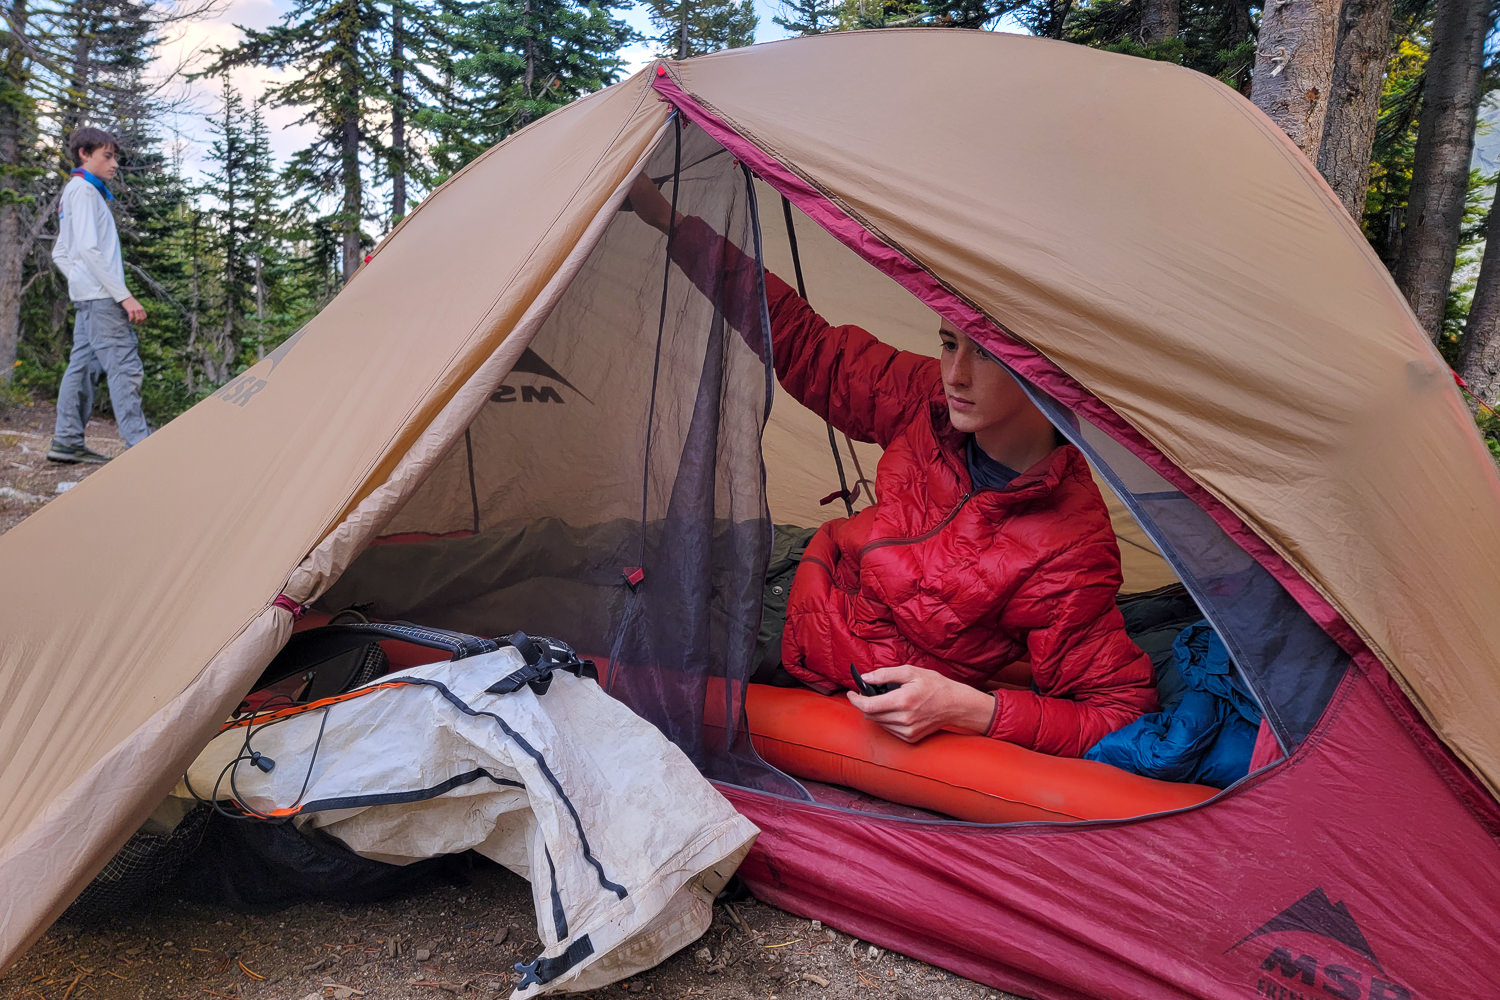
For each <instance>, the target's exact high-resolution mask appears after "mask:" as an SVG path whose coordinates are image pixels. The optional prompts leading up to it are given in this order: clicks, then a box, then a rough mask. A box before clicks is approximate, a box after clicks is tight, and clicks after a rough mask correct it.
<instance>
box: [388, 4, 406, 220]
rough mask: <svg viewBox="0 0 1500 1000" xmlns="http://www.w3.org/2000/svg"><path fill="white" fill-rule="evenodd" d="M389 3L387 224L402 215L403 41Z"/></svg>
mask: <svg viewBox="0 0 1500 1000" xmlns="http://www.w3.org/2000/svg"><path fill="white" fill-rule="evenodd" d="M404 2H405V0H392V3H391V224H392V225H394V224H396V223H397V222H400V221H401V217H402V216H403V215H405V214H406V89H405V88H406V67H405V65H403V63H404V61H405V59H406V51H405V50H406V39H405V37H404V36H403V33H402V24H401V13H402V11H401V5H402V3H404Z"/></svg>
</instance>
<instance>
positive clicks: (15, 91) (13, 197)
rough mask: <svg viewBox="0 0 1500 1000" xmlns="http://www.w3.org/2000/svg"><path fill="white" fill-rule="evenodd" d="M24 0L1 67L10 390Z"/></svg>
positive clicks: (0, 310) (2, 287)
mask: <svg viewBox="0 0 1500 1000" xmlns="http://www.w3.org/2000/svg"><path fill="white" fill-rule="evenodd" d="M26 16H27V12H26V0H15V2H14V10H13V11H12V12H11V24H10V38H11V42H10V45H9V46H8V47H7V48H6V49H5V51H4V59H5V61H4V63H3V65H0V92H3V97H4V98H5V99H4V100H0V385H9V384H10V381H11V376H12V374H13V373H14V372H15V365H16V349H17V346H18V345H19V344H20V341H21V279H22V276H23V272H24V264H25V261H26V250H27V246H26V243H25V241H23V240H22V238H21V228H22V222H21V205H20V203H19V200H18V198H19V194H18V191H19V187H20V178H19V176H18V175H19V171H20V167H21V149H22V144H21V109H22V101H23V99H24V96H25V94H26V83H27V73H26V54H25V51H24V46H25V44H26Z"/></svg>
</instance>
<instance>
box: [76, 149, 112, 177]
mask: <svg viewBox="0 0 1500 1000" xmlns="http://www.w3.org/2000/svg"><path fill="white" fill-rule="evenodd" d="M78 165H79V166H80V167H82V168H83V169H85V170H87V171H88V172H89V173H91V174H93V175H94V176H95V177H97V178H99V179H100V180H102V181H108V180H114V176H115V171H116V170H118V169H119V168H120V154H119V152H118V151H117V150H116V149H115V147H113V146H100V147H98V148H97V149H92V150H89V151H88V152H87V153H84V154H83V162H82V163H80V164H78Z"/></svg>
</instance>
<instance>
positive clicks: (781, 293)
mask: <svg viewBox="0 0 1500 1000" xmlns="http://www.w3.org/2000/svg"><path fill="white" fill-rule="evenodd" d="M678 239H679V242H678V243H677V244H676V245H675V246H674V247H673V251H674V252H673V257H674V259H675V260H677V262H678V263H679V264H680V265H681V266H683V267H684V270H686V271H687V272H688V273H689V274H693V272H694V271H697V270H700V269H701V268H702V267H703V264H702V261H703V260H704V256H708V257H717V256H718V254H717V253H713V252H712V251H714V250H718V251H719V252H720V253H724V254H725V256H726V259H724V260H723V267H724V270H725V271H727V272H733V271H738V270H741V268H743V267H745V266H746V265H747V264H748V263H749V262H748V259H747V258H743V255H740V254H738V253H737V252H736V251H735V250H734V248H733V246H732V244H728V243H727V241H721V240H720V238H719V237H718V236H717V234H714V233H713V231H712V230H711V229H710V228H709V227H708V226H707V224H705V223H703V222H702V221H701V220H698V219H692V218H689V219H687V220H685V222H684V224H683V226H682V227H681V229H680V230H679V236H678ZM714 243H721V246H714ZM721 247H722V248H721ZM695 258H696V259H695ZM696 277H697V276H696V275H695V278H696ZM765 280H766V300H767V304H768V306H769V310H770V320H771V331H772V343H773V347H774V351H773V357H774V359H775V364H776V375H777V377H778V378H779V379H780V381H781V384H782V385H783V386H784V387H785V388H786V390H787V391H788V392H789V393H791V395H792V396H794V397H795V398H796V399H798V400H799V401H800V402H802V404H803V405H805V406H807V407H808V408H809V409H811V410H812V411H813V412H815V413H817V414H818V415H819V416H821V417H823V418H824V419H825V420H827V421H828V422H829V423H831V424H832V425H833V426H834V427H836V428H838V429H839V430H841V431H843V432H844V433H845V434H848V435H849V436H850V437H851V438H854V439H856V440H860V441H871V442H874V443H876V444H878V445H880V446H881V447H882V448H884V449H885V453H884V455H882V457H881V459H880V464H879V466H878V469H877V472H876V475H875V494H876V497H877V498H878V502H877V503H875V504H874V505H872V506H870V507H867V508H865V509H864V510H861V511H859V512H858V513H856V514H855V515H854V516H853V517H850V518H839V519H837V520H834V521H829V522H828V523H826V524H824V525H823V526H822V527H821V528H820V529H819V530H818V532H817V534H816V535H814V536H813V539H812V541H811V542H810V543H809V544H808V547H807V551H806V553H805V554H804V556H803V558H802V562H801V564H800V565H799V567H798V569H797V574H796V576H795V578H794V580H793V583H792V589H791V594H790V595H789V598H788V604H787V618H786V630H785V632H784V633H783V637H782V661H783V665H784V666H785V667H786V669H787V670H788V671H789V672H790V673H792V674H793V675H794V676H797V677H800V678H801V679H803V680H806V681H812V682H817V681H823V682H829V681H831V682H833V683H835V684H838V685H840V686H842V687H846V688H847V687H851V686H852V681H851V679H850V677H849V666H850V664H854V665H856V666H858V667H859V669H860V670H861V671H864V670H867V669H873V668H875V667H881V666H893V665H897V664H902V663H910V664H914V665H916V666H919V667H926V668H929V669H931V670H935V671H937V672H938V673H940V674H943V675H944V676H946V677H951V678H954V679H956V680H960V681H963V682H965V683H967V684H971V685H973V686H975V687H979V688H983V689H988V688H990V687H992V686H993V684H994V682H995V679H996V675H997V674H999V672H1000V671H1001V670H1002V669H1003V668H1004V667H1006V666H1008V665H1009V664H1011V663H1013V662H1015V661H1017V660H1022V659H1025V660H1029V661H1030V663H1031V670H1032V678H1033V684H1034V688H1035V690H1034V691H1016V690H1010V689H999V690H996V691H995V700H996V703H995V714H994V716H993V717H992V718H991V720H990V726H989V730H988V735H989V736H991V737H994V738H997V739H1003V740H1008V741H1010V742H1013V743H1018V744H1020V745H1022V746H1025V747H1030V748H1032V749H1034V750H1039V751H1042V752H1043V753H1051V754H1058V755H1062V756H1072V757H1077V756H1081V755H1082V754H1083V753H1084V751H1086V750H1087V749H1088V748H1089V747H1091V746H1093V744H1094V743H1095V742H1097V741H1098V740H1099V738H1100V737H1102V736H1103V735H1104V734H1105V733H1108V732H1110V731H1112V730H1115V729H1118V728H1120V727H1121V726H1124V725H1126V724H1127V723H1129V722H1131V721H1133V720H1135V719H1136V718H1138V717H1140V716H1141V715H1142V714H1143V713H1145V712H1150V711H1154V710H1155V709H1156V708H1157V700H1156V690H1155V688H1154V687H1153V686H1152V667H1151V661H1150V659H1149V658H1148V657H1147V656H1146V655H1145V654H1144V653H1142V652H1141V651H1140V649H1139V648H1138V647H1137V646H1136V645H1135V643H1133V642H1132V641H1131V640H1130V638H1129V636H1127V635H1126V634H1125V622H1124V619H1123V618H1122V617H1121V615H1120V612H1119V610H1118V609H1117V608H1116V606H1115V595H1116V594H1117V593H1118V592H1119V588H1120V579H1121V577H1120V553H1119V549H1118V547H1117V545H1116V543H1115V536H1114V530H1113V528H1112V527H1111V526H1110V521H1109V513H1108V511H1107V509H1106V508H1105V506H1104V500H1103V498H1101V497H1100V495H1099V490H1098V488H1097V487H1096V486H1095V485H1094V481H1093V479H1092V478H1091V477H1090V475H1089V471H1088V465H1087V463H1086V462H1085V461H1084V459H1083V456H1082V454H1081V453H1080V452H1079V451H1078V449H1076V448H1074V447H1073V446H1071V445H1063V446H1060V447H1057V448H1054V449H1053V450H1052V453H1051V454H1050V455H1049V456H1048V457H1047V458H1045V459H1043V460H1042V461H1041V462H1039V463H1037V464H1036V465H1035V466H1033V467H1032V468H1030V469H1027V470H1025V471H1024V472H1023V473H1022V474H1021V475H1020V476H1018V477H1017V478H1016V479H1015V480H1014V481H1012V482H1011V484H1010V486H1009V487H1007V488H1006V489H1004V490H977V491H976V490H974V489H973V488H972V486H971V481H970V477H969V471H968V466H967V464H966V462H965V458H964V439H965V437H966V435H964V434H962V433H960V432H958V431H956V430H954V429H953V427H952V425H951V424H950V423H949V421H948V408H947V405H946V403H945V402H944V396H943V389H942V380H941V376H940V374H939V369H938V361H937V359H936V358H931V357H923V356H920V355H916V354H911V353H907V352H904V351H898V350H896V349H895V348H893V347H890V346H888V345H886V344H883V343H881V342H880V341H878V340H876V339H875V338H874V337H873V336H871V335H870V334H869V333H867V332H866V331H865V330H862V329H860V328H859V327H856V326H837V327H836V326H831V325H829V324H828V323H827V322H826V321H825V320H824V319H823V318H822V317H820V316H819V315H818V314H817V313H815V312H814V311H813V310H812V308H811V307H810V306H808V304H807V303H806V302H805V301H803V299H802V298H800V297H799V296H798V295H797V293H796V292H795V291H794V290H793V289H792V288H791V287H789V286H788V285H787V284H786V283H785V282H783V281H782V280H781V279H779V278H777V277H776V276H775V275H774V274H771V273H769V272H767V273H766V276H765ZM702 284H703V281H702V280H701V279H700V287H701V286H702ZM738 284H741V283H739V282H735V281H733V280H731V281H729V282H726V286H729V287H733V286H736V285H738ZM721 287H723V286H721ZM936 328H937V324H936V322H935V321H934V324H933V329H934V334H935V332H936Z"/></svg>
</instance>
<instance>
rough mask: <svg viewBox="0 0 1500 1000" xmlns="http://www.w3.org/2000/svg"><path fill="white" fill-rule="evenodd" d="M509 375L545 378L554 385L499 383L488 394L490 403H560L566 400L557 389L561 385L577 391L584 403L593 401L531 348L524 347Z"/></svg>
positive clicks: (528, 382)
mask: <svg viewBox="0 0 1500 1000" xmlns="http://www.w3.org/2000/svg"><path fill="white" fill-rule="evenodd" d="M510 374H511V376H512V377H513V376H515V375H533V376H536V377H537V378H541V379H545V380H547V381H548V382H553V383H556V384H555V385H547V384H545V383H543V384H540V385H538V384H536V383H534V382H530V381H527V382H522V383H521V384H520V385H501V386H500V388H498V389H496V390H495V391H494V392H493V393H491V394H490V402H492V403H515V402H521V403H562V402H566V400H564V398H563V394H562V393H561V392H559V391H558V388H557V387H558V386H559V385H560V386H562V387H563V388H565V389H568V390H570V391H572V392H576V393H578V398H580V399H582V400H583V401H584V402H585V403H589V404H592V403H593V402H594V401H593V400H592V399H589V398H588V397H587V396H585V395H584V394H583V393H582V392H581V391H580V390H579V388H578V387H577V386H576V385H574V384H573V383H572V382H569V381H568V380H567V379H565V378H563V377H562V374H561V373H560V372H558V370H557V369H556V368H553V367H552V366H551V365H549V364H547V362H545V361H543V360H542V359H541V357H540V356H539V355H538V354H537V353H536V352H535V351H533V350H532V349H531V348H529V347H528V348H526V350H525V351H523V352H522V354H521V357H520V358H519V359H518V360H517V361H516V366H515V367H514V368H512V369H511V370H510Z"/></svg>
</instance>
